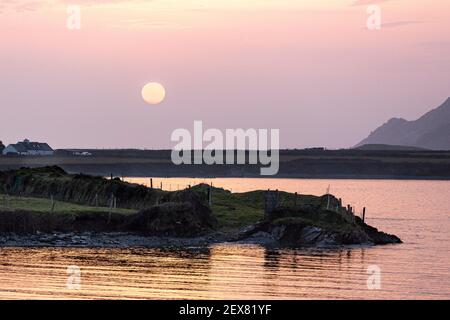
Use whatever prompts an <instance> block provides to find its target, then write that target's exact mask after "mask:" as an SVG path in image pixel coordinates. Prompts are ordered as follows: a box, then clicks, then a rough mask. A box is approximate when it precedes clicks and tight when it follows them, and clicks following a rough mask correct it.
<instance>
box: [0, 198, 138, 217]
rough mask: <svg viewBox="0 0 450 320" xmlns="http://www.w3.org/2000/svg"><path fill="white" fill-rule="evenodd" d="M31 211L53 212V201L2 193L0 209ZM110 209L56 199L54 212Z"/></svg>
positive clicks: (103, 211) (90, 211) (123, 212)
mask: <svg viewBox="0 0 450 320" xmlns="http://www.w3.org/2000/svg"><path fill="white" fill-rule="evenodd" d="M15 210H22V211H31V212H41V213H42V212H48V213H52V201H51V200H50V199H44V198H32V197H17V196H6V195H0V211H15ZM109 211H110V209H109V208H106V207H93V206H85V205H79V204H74V203H69V202H62V201H55V206H54V211H53V213H54V214H77V213H84V212H89V213H96V212H97V213H105V212H109ZM111 212H114V213H120V214H132V213H136V210H132V209H122V208H117V209H112V211H111Z"/></svg>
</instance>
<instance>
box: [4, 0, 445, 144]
mask: <svg viewBox="0 0 450 320" xmlns="http://www.w3.org/2000/svg"><path fill="white" fill-rule="evenodd" d="M358 2H359V3H360V5H354V4H355V1H354V0H328V1H325V0H324V1H317V0H314V1H313V0H309V1H308V0H305V1H301V0H297V1H294V0H240V1H237V0H208V1H207V0H147V1H141V0H103V1H101V0H97V1H95V0H91V1H89V0H78V1H77V0H73V1H65V0H49V1H31V0H28V1H26V0H2V2H1V3H0V72H1V76H0V88H1V90H0V108H1V109H0V111H1V119H2V121H1V125H0V140H3V141H4V142H5V143H13V142H16V141H17V140H23V139H24V138H29V139H32V140H40V141H46V142H48V143H49V144H50V145H52V146H53V147H100V148H111V147H138V148H162V147H164V148H170V147H172V146H173V145H174V143H173V142H171V141H170V134H171V132H172V131H173V130H174V129H176V128H188V129H192V127H193V121H194V120H203V123H204V127H206V128H210V127H215V128H220V129H224V128H239V127H241V128H268V129H271V128H274V129H280V143H281V146H282V147H290V148H293V147H310V146H325V147H329V148H338V147H349V146H352V145H354V144H356V143H357V142H359V140H361V139H362V138H364V137H365V136H367V135H368V133H369V132H370V131H371V130H373V129H375V128H376V127H377V126H379V125H380V124H382V123H384V122H385V121H387V120H388V119H389V118H391V117H404V118H406V119H408V120H412V119H415V118H417V117H419V116H420V115H422V114H423V113H425V112H427V111H428V110H430V109H431V108H434V107H437V106H438V105H439V104H441V103H442V102H444V100H445V99H446V98H447V97H449V96H450V86H449V84H450V2H449V1H444V0H440V1H426V0H385V1H367V0H361V1H358ZM68 3H70V4H80V6H81V14H82V16H81V29H80V30H73V31H71V30H68V29H67V28H66V19H67V12H66V9H67V4H68ZM370 3H376V4H377V5H379V6H380V8H381V12H382V23H383V25H382V28H381V30H379V31H369V30H368V29H367V28H366V20H367V18H368V14H367V13H366V8H367V6H368V5H369V4H370ZM150 81H158V82H161V83H162V84H163V85H164V86H165V88H166V92H167V96H166V100H165V101H164V102H163V103H162V104H160V105H153V106H152V105H147V104H145V102H144V101H143V100H142V98H141V96H140V91H141V88H142V86H143V85H144V84H145V83H147V82H150Z"/></svg>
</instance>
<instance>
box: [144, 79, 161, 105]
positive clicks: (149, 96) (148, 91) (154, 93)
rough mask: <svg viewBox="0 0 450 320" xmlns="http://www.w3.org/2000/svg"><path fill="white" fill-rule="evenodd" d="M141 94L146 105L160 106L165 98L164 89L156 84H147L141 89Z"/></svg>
mask: <svg viewBox="0 0 450 320" xmlns="http://www.w3.org/2000/svg"><path fill="white" fill-rule="evenodd" d="M141 94H142V99H144V101H145V102H147V103H148V104H160V103H161V102H163V101H164V98H165V97H166V89H164V87H163V86H162V84H160V83H158V82H149V83H147V84H146V85H145V86H144V87H143V88H142V92H141Z"/></svg>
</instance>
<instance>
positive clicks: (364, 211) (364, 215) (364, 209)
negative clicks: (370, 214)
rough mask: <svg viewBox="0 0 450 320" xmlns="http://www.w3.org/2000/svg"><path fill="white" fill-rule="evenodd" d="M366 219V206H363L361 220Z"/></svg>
mask: <svg viewBox="0 0 450 320" xmlns="http://www.w3.org/2000/svg"><path fill="white" fill-rule="evenodd" d="M365 220H366V207H364V208H363V214H362V221H363V222H364V221H365Z"/></svg>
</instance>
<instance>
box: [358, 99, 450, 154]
mask: <svg viewBox="0 0 450 320" xmlns="http://www.w3.org/2000/svg"><path fill="white" fill-rule="evenodd" d="M374 144H385V145H396V146H410V147H418V148H425V149H432V150H450V98H448V99H447V100H446V101H445V102H444V103H443V104H442V105H441V106H439V107H438V108H436V109H434V110H431V111H430V112H428V113H426V114H425V115H423V116H422V117H420V118H419V119H417V120H415V121H407V120H405V119H401V118H392V119H390V120H389V121H388V122H386V123H385V124H383V125H382V126H381V127H379V128H377V129H376V130H375V131H373V132H372V133H371V134H370V135H369V136H368V137H367V138H366V139H364V140H362V141H361V142H360V143H358V144H357V145H356V147H361V146H363V145H374Z"/></svg>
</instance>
